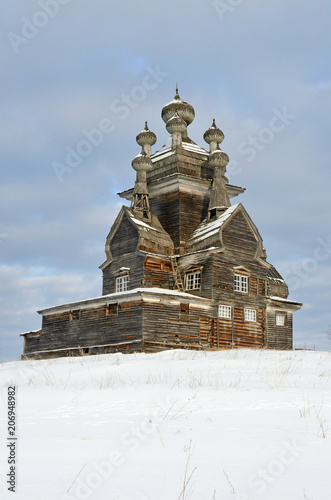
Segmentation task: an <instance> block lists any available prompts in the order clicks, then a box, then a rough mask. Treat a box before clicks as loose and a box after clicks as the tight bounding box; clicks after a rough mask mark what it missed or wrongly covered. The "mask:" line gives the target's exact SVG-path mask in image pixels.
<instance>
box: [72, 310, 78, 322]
mask: <svg viewBox="0 0 331 500" xmlns="http://www.w3.org/2000/svg"><path fill="white" fill-rule="evenodd" d="M79 317H80V311H79V309H75V310H74V311H70V321H77V320H79Z"/></svg>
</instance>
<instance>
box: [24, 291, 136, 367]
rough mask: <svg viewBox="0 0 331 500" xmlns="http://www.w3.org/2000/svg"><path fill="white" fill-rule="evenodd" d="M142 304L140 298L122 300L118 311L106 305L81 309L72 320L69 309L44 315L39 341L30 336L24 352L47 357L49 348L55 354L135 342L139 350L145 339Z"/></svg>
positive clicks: (99, 349)
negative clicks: (32, 339) (111, 312)
mask: <svg viewBox="0 0 331 500" xmlns="http://www.w3.org/2000/svg"><path fill="white" fill-rule="evenodd" d="M141 308H142V302H141V301H140V300H137V301H134V302H127V303H120V304H118V313H117V314H107V313H106V306H100V307H99V308H96V309H86V310H84V309H83V310H81V311H79V319H75V320H70V313H69V312H65V313H60V314H53V315H48V316H44V317H43V328H42V334H41V335H40V337H39V342H38V344H36V342H33V343H30V342H29V340H28V339H27V342H26V344H27V346H26V350H25V352H24V354H25V355H30V354H32V353H36V354H37V355H38V353H42V357H47V351H49V352H50V354H51V355H52V357H54V356H56V355H57V356H59V355H60V356H62V355H69V354H70V353H71V354H75V352H76V351H79V350H81V351H82V352H84V349H86V348H88V349H89V351H88V352H89V354H92V353H93V352H100V351H101V352H105V349H113V350H116V344H118V345H119V346H120V345H123V346H127V349H128V348H130V347H129V346H130V345H131V343H132V346H131V348H132V350H137V348H138V349H139V346H140V347H141V341H142V312H141ZM139 342H140V344H139ZM135 344H137V345H135ZM109 346H112V347H109ZM118 350H121V348H118ZM55 351H58V353H57V354H56V352H55ZM108 352H109V351H108Z"/></svg>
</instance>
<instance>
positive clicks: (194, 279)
mask: <svg viewBox="0 0 331 500" xmlns="http://www.w3.org/2000/svg"><path fill="white" fill-rule="evenodd" d="M200 282H201V271H195V272H194V273H188V274H186V290H199V289H200Z"/></svg>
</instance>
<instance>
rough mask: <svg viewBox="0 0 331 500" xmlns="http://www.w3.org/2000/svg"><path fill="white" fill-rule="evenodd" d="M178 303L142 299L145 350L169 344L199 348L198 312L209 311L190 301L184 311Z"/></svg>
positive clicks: (151, 350)
mask: <svg viewBox="0 0 331 500" xmlns="http://www.w3.org/2000/svg"><path fill="white" fill-rule="evenodd" d="M183 309H184V308H181V304H180V302H178V303H174V304H173V303H171V304H170V303H161V302H160V303H153V302H148V301H147V302H144V319H143V328H144V351H146V352H153V351H159V350H163V349H169V348H185V347H187V348H195V349H200V348H201V342H200V316H201V314H206V312H209V313H210V314H211V313H212V308H211V307H210V306H209V305H206V307H205V312H204V313H202V312H201V308H198V307H195V305H194V304H189V309H188V312H183Z"/></svg>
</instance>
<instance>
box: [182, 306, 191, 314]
mask: <svg viewBox="0 0 331 500" xmlns="http://www.w3.org/2000/svg"><path fill="white" fill-rule="evenodd" d="M189 310H190V306H189V304H180V312H181V313H184V314H188V313H189Z"/></svg>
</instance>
